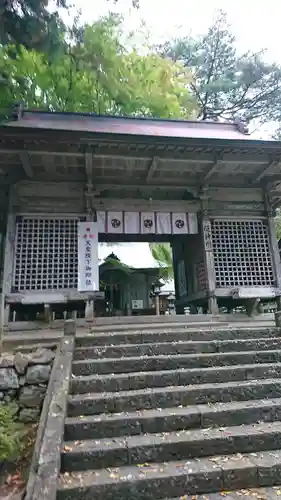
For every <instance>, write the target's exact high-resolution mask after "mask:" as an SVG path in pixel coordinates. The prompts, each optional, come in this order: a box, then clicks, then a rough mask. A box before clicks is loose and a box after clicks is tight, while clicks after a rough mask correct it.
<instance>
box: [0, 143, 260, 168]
mask: <svg viewBox="0 0 281 500" xmlns="http://www.w3.org/2000/svg"><path fill="white" fill-rule="evenodd" d="M110 149H111V148H101V147H97V148H96V150H95V158H119V159H123V158H124V159H128V160H134V159H135V160H144V161H145V160H151V154H149V152H148V151H147V152H146V151H144V150H142V151H137V150H136V151H135V152H134V151H132V149H130V150H129V151H128V153H127V152H126V151H124V149H120V152H119V151H118V150H113V151H112V150H110ZM22 152H24V150H23V149H13V148H10V149H7V148H1V147H0V154H1V153H3V154H10V153H15V154H20V153H22ZM26 152H28V153H29V154H30V155H31V154H32V155H54V156H66V157H68V156H76V157H80V158H81V157H83V156H84V153H81V152H80V151H78V150H77V151H67V150H66V151H46V150H39V149H37V150H32V149H29V150H28V151H26ZM86 154H90V153H86ZM222 154H223V149H222ZM155 156H157V158H158V159H161V160H164V161H165V160H172V161H186V162H188V163H198V161H200V162H202V163H210V164H213V162H214V155H210V153H205V152H204V151H203V152H199V153H190V152H184V151H183V152H179V151H175V152H173V151H165V148H163V151H162V150H158V151H157V154H156V155H155ZM220 160H221V162H222V163H226V164H227V163H229V164H232V163H241V164H243V165H262V164H264V163H268V156H267V155H266V154H265V155H261V156H257V157H256V158H253V154H244V155H239V154H236V153H227V154H223V156H222V157H221V158H220Z"/></svg>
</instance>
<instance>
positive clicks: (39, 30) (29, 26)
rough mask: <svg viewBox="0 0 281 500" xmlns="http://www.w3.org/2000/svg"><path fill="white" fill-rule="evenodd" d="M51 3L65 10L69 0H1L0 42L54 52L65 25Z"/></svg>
mask: <svg viewBox="0 0 281 500" xmlns="http://www.w3.org/2000/svg"><path fill="white" fill-rule="evenodd" d="M48 4H54V5H56V7H58V8H61V7H62V8H66V7H67V0H56V2H51V1H50V2H49V1H48V0H8V1H7V0H0V43H1V44H5V45H7V44H10V43H12V44H17V45H23V46H25V47H27V48H33V49H37V50H43V51H45V52H48V53H52V52H53V51H55V50H56V49H57V48H58V47H59V45H60V43H61V34H62V31H63V29H64V25H63V23H62V21H61V19H60V17H59V15H58V13H57V12H53V13H51V12H50V10H49V9H48V6H49V5H48Z"/></svg>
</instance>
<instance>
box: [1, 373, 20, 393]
mask: <svg viewBox="0 0 281 500" xmlns="http://www.w3.org/2000/svg"><path fill="white" fill-rule="evenodd" d="M18 388H19V379H18V376H17V373H16V371H15V369H14V368H0V389H1V390H8V389H18Z"/></svg>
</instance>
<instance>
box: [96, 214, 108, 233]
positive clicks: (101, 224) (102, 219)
mask: <svg viewBox="0 0 281 500" xmlns="http://www.w3.org/2000/svg"><path fill="white" fill-rule="evenodd" d="M105 215H106V214H105V212H97V219H98V231H99V233H105Z"/></svg>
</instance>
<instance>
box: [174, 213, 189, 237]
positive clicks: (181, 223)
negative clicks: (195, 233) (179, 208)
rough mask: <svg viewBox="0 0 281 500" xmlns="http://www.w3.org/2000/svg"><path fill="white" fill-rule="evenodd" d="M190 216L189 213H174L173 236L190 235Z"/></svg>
mask: <svg viewBox="0 0 281 500" xmlns="http://www.w3.org/2000/svg"><path fill="white" fill-rule="evenodd" d="M188 226H189V224H188V215H187V213H174V212H173V213H172V233H173V234H188V233H189V227H188Z"/></svg>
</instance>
